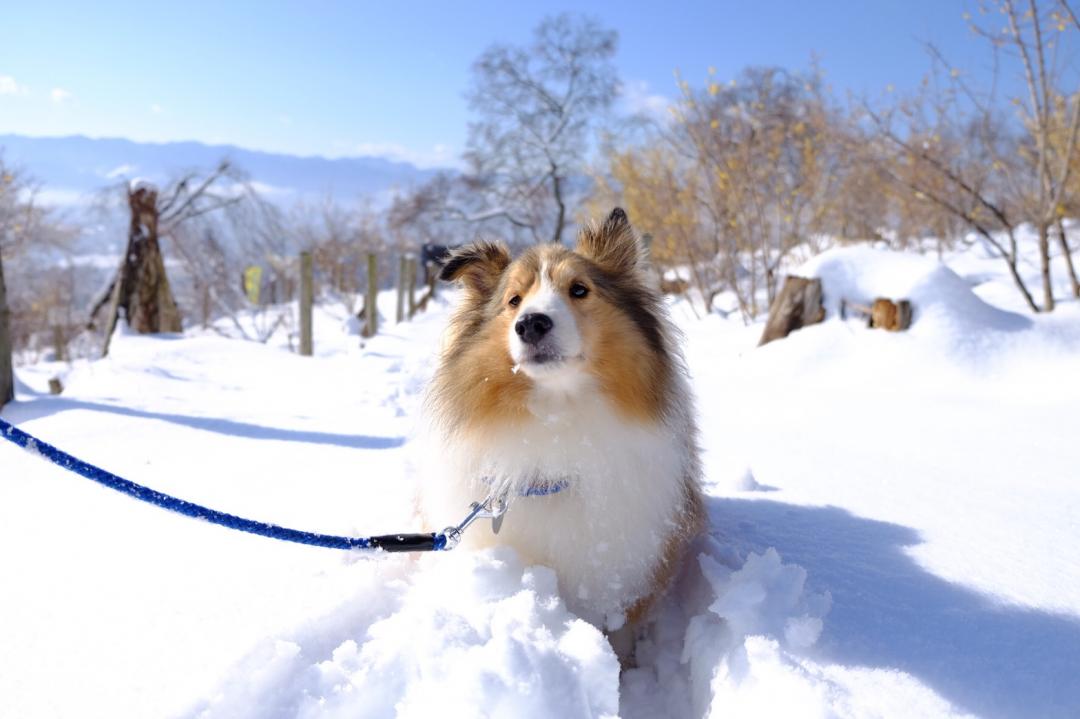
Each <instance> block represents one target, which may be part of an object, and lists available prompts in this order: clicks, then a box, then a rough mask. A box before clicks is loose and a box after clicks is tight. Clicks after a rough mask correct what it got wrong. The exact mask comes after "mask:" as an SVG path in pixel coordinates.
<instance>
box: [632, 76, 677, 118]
mask: <svg viewBox="0 0 1080 719" xmlns="http://www.w3.org/2000/svg"><path fill="white" fill-rule="evenodd" d="M619 95H620V97H619V104H620V106H621V107H622V110H623V111H624V112H626V113H627V114H629V115H646V116H648V117H651V118H653V119H654V120H666V119H667V117H668V114H669V113H668V112H667V108H668V107H669V106H670V105H671V98H669V97H667V96H665V95H661V94H659V93H654V92H650V91H649V83H647V82H645V81H644V80H638V81H636V82H628V83H626V84H625V85H623V86H622V88H620V90H619Z"/></svg>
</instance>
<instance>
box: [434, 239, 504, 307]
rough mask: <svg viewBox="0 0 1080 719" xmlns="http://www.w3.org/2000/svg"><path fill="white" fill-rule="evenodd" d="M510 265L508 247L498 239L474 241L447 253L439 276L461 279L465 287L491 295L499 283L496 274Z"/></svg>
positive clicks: (452, 280)
mask: <svg viewBox="0 0 1080 719" xmlns="http://www.w3.org/2000/svg"><path fill="white" fill-rule="evenodd" d="M509 265H510V250H508V249H507V247H506V245H504V244H503V243H501V242H486V241H481V242H474V243H472V244H471V245H465V246H464V247H459V248H457V249H456V250H454V251H453V252H451V253H450V256H449V257H448V258H447V260H446V264H445V265H443V268H442V272H440V273H439V279H440V280H444V281H446V282H455V281H460V282H461V284H463V285H464V286H465V288H466V289H468V290H471V291H472V292H473V293H474V294H476V295H478V296H481V297H490V296H491V294H492V293H493V292H494V291H495V288H496V287H498V285H499V277H501V276H502V273H503V271H504V270H505V269H506V268H507V267H508V266H509Z"/></svg>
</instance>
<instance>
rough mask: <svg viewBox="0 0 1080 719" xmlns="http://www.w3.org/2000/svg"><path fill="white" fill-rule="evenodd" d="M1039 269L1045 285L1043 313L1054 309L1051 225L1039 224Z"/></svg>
mask: <svg viewBox="0 0 1080 719" xmlns="http://www.w3.org/2000/svg"><path fill="white" fill-rule="evenodd" d="M1039 267H1040V270H1041V272H1042V283H1043V311H1044V312H1051V311H1053V309H1054V287H1053V285H1052V284H1051V281H1050V225H1049V224H1048V223H1046V222H1039Z"/></svg>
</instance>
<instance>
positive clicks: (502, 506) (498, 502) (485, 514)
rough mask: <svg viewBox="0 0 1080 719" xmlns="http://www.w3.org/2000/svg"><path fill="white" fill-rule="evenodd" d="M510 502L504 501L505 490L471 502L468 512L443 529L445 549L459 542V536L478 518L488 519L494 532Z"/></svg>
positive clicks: (497, 530)
mask: <svg viewBox="0 0 1080 719" xmlns="http://www.w3.org/2000/svg"><path fill="white" fill-rule="evenodd" d="M509 507H510V504H509V502H507V501H506V492H503V493H502V494H499V495H495V494H489V495H488V496H487V498H486V499H485V500H484V501H483V502H473V503H472V504H471V505H470V506H469V513H468V514H467V515H465V519H463V520H462V521H461V524H459V525H457V526H456V527H447V528H446V529H444V530H443V534H444V535H446V549H453V548H454V547H456V546H457V545H458V544H459V543H460V542H461V536H462V535H463V534H464V533H465V530H466V529H468V528H469V525H471V524H472V523H473V522H475V521H476V520H478V519H490V520H491V529H492V531H493V532H495V533H496V534H498V533H499V527H501V526H502V519H503V515H504V514H506V510H507V509H509Z"/></svg>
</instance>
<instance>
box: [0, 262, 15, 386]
mask: <svg viewBox="0 0 1080 719" xmlns="http://www.w3.org/2000/svg"><path fill="white" fill-rule="evenodd" d="M10 322H11V310H10V309H9V308H8V303H7V285H5V284H4V259H3V257H0V407H3V406H4V405H5V404H7V403H8V402H10V401H11V400H13V399H15V374H14V370H12V363H11V326H10Z"/></svg>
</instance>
